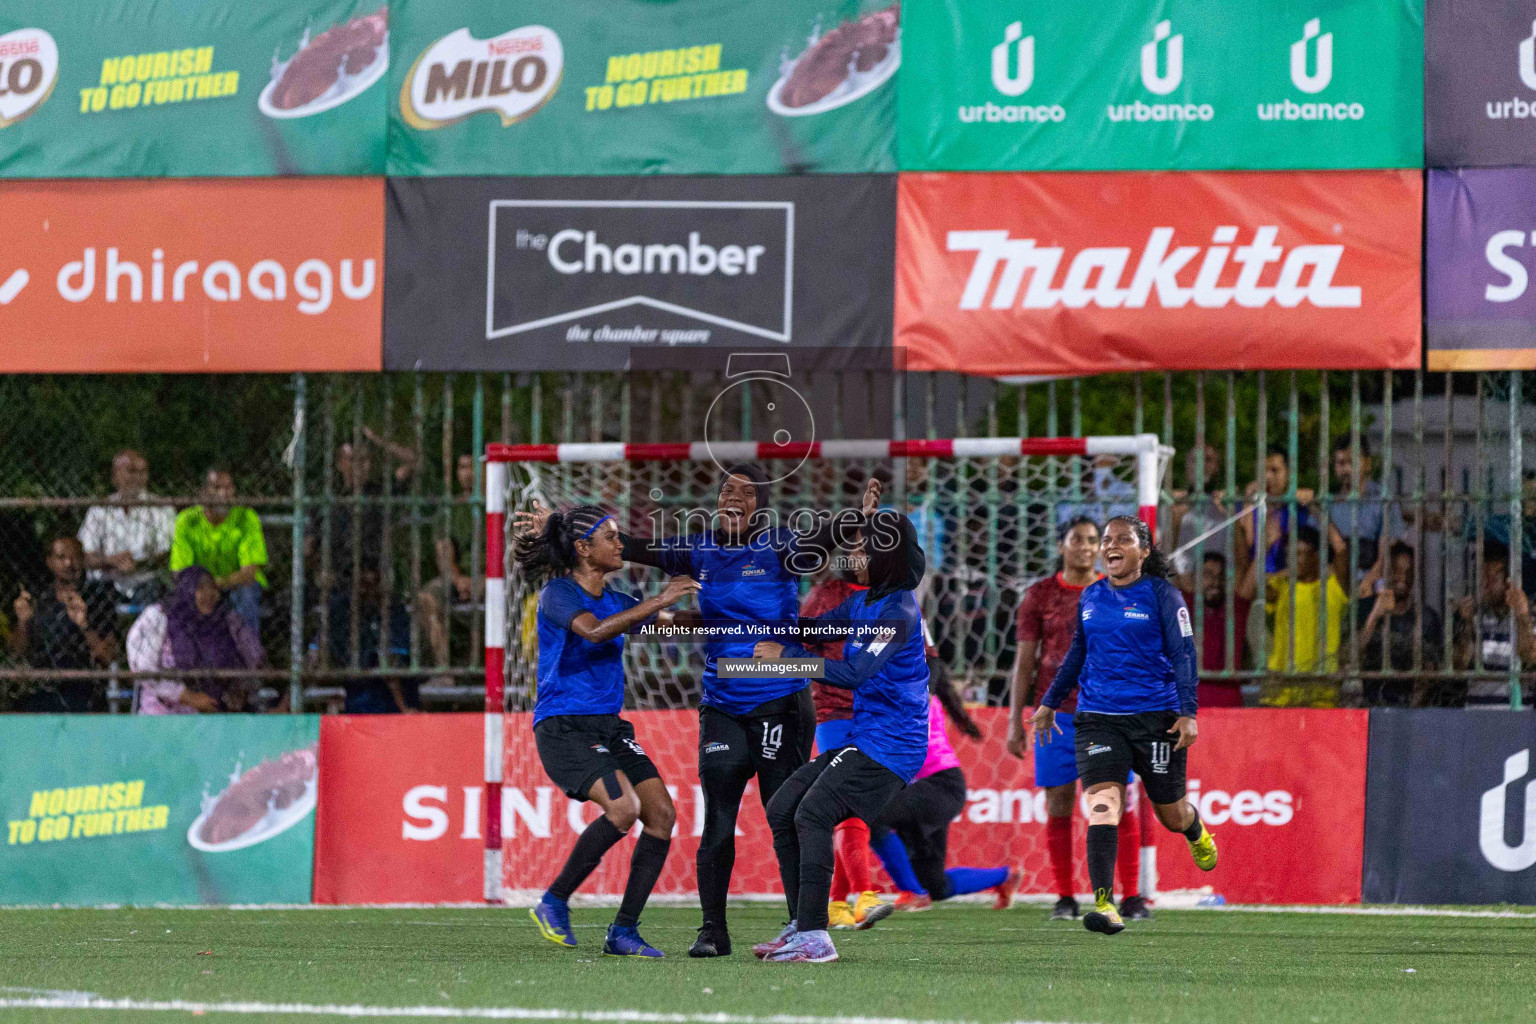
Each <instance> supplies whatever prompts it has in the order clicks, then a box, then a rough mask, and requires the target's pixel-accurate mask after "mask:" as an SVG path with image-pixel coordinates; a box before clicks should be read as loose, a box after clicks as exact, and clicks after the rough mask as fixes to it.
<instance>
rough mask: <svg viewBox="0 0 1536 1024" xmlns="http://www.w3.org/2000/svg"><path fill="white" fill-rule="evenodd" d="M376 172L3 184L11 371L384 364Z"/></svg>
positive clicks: (2, 340)
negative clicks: (341, 175)
mask: <svg viewBox="0 0 1536 1024" xmlns="http://www.w3.org/2000/svg"><path fill="white" fill-rule="evenodd" d="M383 191H384V183H383V181H382V179H379V178H286V179H282V180H273V179H266V178H240V179H213V178H204V179H198V180H193V181H176V180H157V181H24V182H23V181H16V182H3V183H0V219H3V221H4V223H5V225H6V244H5V246H4V247H3V249H0V372H5V373H114V372H129V373H150V372H164V373H209V372H214V373H275V372H289V371H297V370H313V371H322V370H378V369H379V358H380V344H379V341H380V332H381V322H382V308H383V290H384V288H383V284H384V282H383V280H382V276H381V275H382V273H383V269H384V266H383V264H384V209H383Z"/></svg>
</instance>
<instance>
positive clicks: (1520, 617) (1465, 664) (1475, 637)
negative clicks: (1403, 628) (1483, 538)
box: [1440, 541, 1536, 707]
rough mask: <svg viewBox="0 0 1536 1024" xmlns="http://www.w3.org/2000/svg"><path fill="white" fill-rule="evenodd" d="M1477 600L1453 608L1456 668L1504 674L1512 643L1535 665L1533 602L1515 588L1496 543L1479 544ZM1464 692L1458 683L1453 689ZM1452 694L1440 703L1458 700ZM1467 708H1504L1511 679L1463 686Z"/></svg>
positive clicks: (1500, 546)
mask: <svg viewBox="0 0 1536 1024" xmlns="http://www.w3.org/2000/svg"><path fill="white" fill-rule="evenodd" d="M1479 582H1480V586H1479V588H1478V596H1477V599H1476V601H1475V602H1474V600H1473V599H1472V598H1471V597H1464V598H1462V600H1461V603H1460V605H1459V606H1458V607H1457V609H1456V632H1455V649H1454V655H1453V656H1454V659H1455V665H1456V668H1457V669H1458V670H1460V671H1467V670H1469V669H1475V668H1479V667H1480V668H1482V669H1485V670H1487V671H1490V672H1507V671H1508V670H1509V667H1510V664H1511V663H1512V662H1513V660H1514V656H1515V650H1516V645H1517V644H1518V649H1519V651H1520V660H1521V661H1522V662H1523V663H1525V664H1527V665H1531V664H1536V631H1533V630H1532V627H1531V606H1530V602H1529V600H1528V599H1527V598H1526V596H1525V594H1524V593H1522V592H1521V590H1520V588H1519V587H1516V586H1513V585H1511V582H1510V579H1509V548H1507V547H1505V546H1504V545H1503V544H1499V543H1497V542H1494V541H1488V542H1486V543H1485V544H1484V545H1483V574H1482V579H1481V580H1480V581H1479ZM1456 690H1457V691H1462V687H1461V686H1457V687H1456ZM1461 695H1462V694H1461V693H1459V692H1458V693H1453V694H1452V695H1451V697H1450V699H1449V700H1443V701H1440V702H1443V703H1457V700H1456V697H1458V696H1461ZM1464 695H1465V700H1466V705H1467V706H1468V707H1499V706H1504V707H1507V706H1508V705H1509V680H1508V679H1507V678H1505V679H1474V680H1471V681H1470V682H1467V683H1466V684H1465V690H1464Z"/></svg>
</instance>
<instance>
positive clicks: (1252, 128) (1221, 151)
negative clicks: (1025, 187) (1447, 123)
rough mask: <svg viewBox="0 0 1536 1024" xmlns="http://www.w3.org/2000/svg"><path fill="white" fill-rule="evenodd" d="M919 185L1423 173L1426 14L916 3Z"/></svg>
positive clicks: (1370, 0)
mask: <svg viewBox="0 0 1536 1024" xmlns="http://www.w3.org/2000/svg"><path fill="white" fill-rule="evenodd" d="M902 16H903V21H904V23H905V28H906V29H907V32H906V33H905V41H906V44H907V45H906V50H907V52H906V61H905V64H906V66H905V68H904V69H903V70H902V88H901V106H900V116H899V124H900V130H899V132H898V137H899V152H900V162H901V166H902V169H904V170H953V171H980V170H988V171H1028V170H1068V171H1071V170H1160V169H1184V170H1194V169H1210V170H1220V169H1239V170H1241V169H1285V168H1374V167H1419V166H1422V165H1423V162H1424V145H1423V140H1424V128H1423V94H1424V88H1423V78H1424V3H1423V0H1150V2H1135V3H1112V4H1104V3H1097V2H1095V3H1088V2H1086V0H1067V2H1062V3H1056V4H1029V5H1023V6H1021V5H1020V4H1018V3H1015V2H1005V0H907V2H906V3H904V4H903V5H902Z"/></svg>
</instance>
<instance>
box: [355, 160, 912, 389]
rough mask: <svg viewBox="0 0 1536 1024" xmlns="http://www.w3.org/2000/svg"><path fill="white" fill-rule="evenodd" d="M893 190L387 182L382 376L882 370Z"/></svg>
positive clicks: (737, 183)
mask: <svg viewBox="0 0 1536 1024" xmlns="http://www.w3.org/2000/svg"><path fill="white" fill-rule="evenodd" d="M894 193H895V178H894V176H891V175H839V176H837V177H823V176H779V177H758V176H746V175H742V176H725V177H707V178H703V177H700V178H695V177H678V176H672V175H667V176H654V177H640V178H623V177H605V178H392V179H390V181H389V205H388V221H387V224H388V227H387V238H388V245H387V247H386V252H387V259H388V272H387V273H386V275H385V282H386V286H387V287H388V289H389V297H388V301H387V303H386V305H387V307H388V313H387V316H386V317H385V330H384V338H385V341H384V351H385V363H386V368H387V369H423V370H569V369H579V370H621V369H624V368H625V366H626V365H627V363H628V360H629V354H630V352H631V350H633V349H657V348H680V347H691V348H700V347H709V348H721V347H729V346H741V345H752V346H757V347H760V348H763V349H767V350H776V349H786V350H793V349H806V348H822V349H826V348H837V349H842V350H846V351H848V352H849V353H850V358H856V357H859V355H860V353H867V363H868V365H870V366H877V365H878V366H880V367H881V368H885V367H888V366H889V365H890V339H891V288H892V277H893V269H892V267H893V261H894V258H895V257H894V244H895V229H894V225H893V223H892V221H893V216H894V211H895V195H894Z"/></svg>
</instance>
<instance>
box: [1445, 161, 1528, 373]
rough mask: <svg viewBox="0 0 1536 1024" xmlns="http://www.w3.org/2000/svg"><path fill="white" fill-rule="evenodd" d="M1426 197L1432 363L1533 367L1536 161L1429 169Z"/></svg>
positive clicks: (1469, 367)
mask: <svg viewBox="0 0 1536 1024" xmlns="http://www.w3.org/2000/svg"><path fill="white" fill-rule="evenodd" d="M1426 203H1427V208H1426V211H1425V232H1424V244H1425V253H1424V263H1425V274H1424V277H1425V288H1426V302H1425V320H1424V333H1425V346H1426V349H1427V353H1426V357H1427V362H1428V365H1429V368H1430V369H1431V370H1518V369H1532V368H1536V291H1533V290H1532V289H1531V287H1530V274H1531V270H1532V269H1533V268H1536V169H1532V168H1528V167H1486V168H1473V169H1468V170H1456V171H1448V170H1432V171H1430V172H1429V195H1428V198H1427V200H1426Z"/></svg>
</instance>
